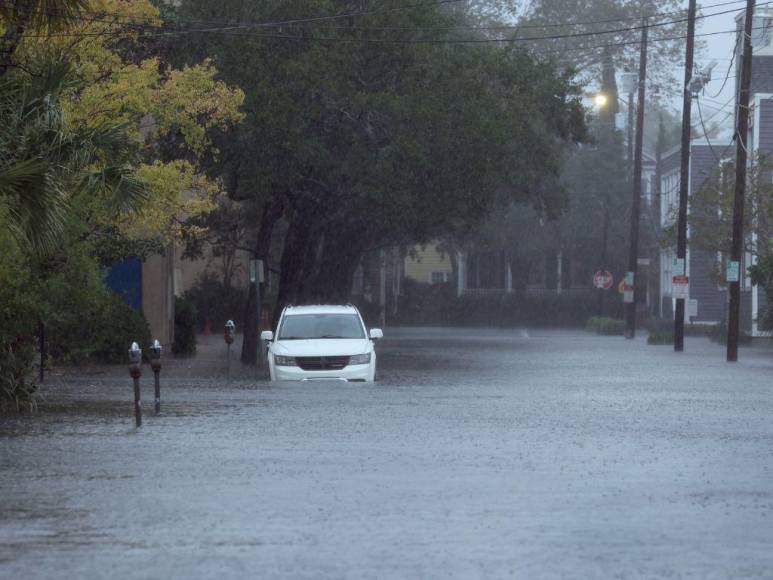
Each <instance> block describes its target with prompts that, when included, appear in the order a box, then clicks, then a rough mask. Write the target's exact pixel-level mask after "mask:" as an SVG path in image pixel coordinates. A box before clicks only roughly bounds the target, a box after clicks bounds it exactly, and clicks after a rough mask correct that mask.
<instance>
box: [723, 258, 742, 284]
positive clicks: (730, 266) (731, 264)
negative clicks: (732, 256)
mask: <svg viewBox="0 0 773 580" xmlns="http://www.w3.org/2000/svg"><path fill="white" fill-rule="evenodd" d="M740 276H741V263H740V262H735V261H733V260H730V261H728V262H727V278H726V279H727V281H728V282H738V280H740Z"/></svg>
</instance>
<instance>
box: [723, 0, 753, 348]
mask: <svg viewBox="0 0 773 580" xmlns="http://www.w3.org/2000/svg"><path fill="white" fill-rule="evenodd" d="M754 3H755V2H754V0H746V15H745V19H744V25H743V61H742V63H741V89H740V91H739V93H738V111H737V114H736V117H737V118H738V126H737V127H738V128H737V131H736V134H735V144H736V153H735V199H734V200H733V241H732V243H731V245H730V261H731V263H730V264H729V266H730V267H728V272H731V271H732V273H733V274H734V276H732V277H731V276H728V280H727V282H728V285H729V286H730V310H729V312H728V317H727V319H728V320H727V362H736V361H737V360H738V326H739V322H740V316H739V314H740V307H741V280H742V279H743V277H744V272H742V271H741V261H742V258H743V250H744V243H743V213H744V195H745V193H746V191H745V190H746V156H747V148H746V141H747V136H748V135H747V134H748V132H749V85H750V84H751V76H752V18H753V17H754Z"/></svg>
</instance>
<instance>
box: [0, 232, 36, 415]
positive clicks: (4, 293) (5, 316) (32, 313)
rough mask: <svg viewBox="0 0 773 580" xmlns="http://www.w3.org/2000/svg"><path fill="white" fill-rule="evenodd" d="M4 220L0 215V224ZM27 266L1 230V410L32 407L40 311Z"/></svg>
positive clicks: (10, 240) (33, 403)
mask: <svg viewBox="0 0 773 580" xmlns="http://www.w3.org/2000/svg"><path fill="white" fill-rule="evenodd" d="M2 225H3V222H2V219H0V227H2ZM37 301H38V297H37V294H36V292H35V284H34V281H33V279H32V277H31V276H30V274H29V266H28V265H27V264H26V262H25V260H24V258H23V256H22V255H21V253H20V252H19V251H18V248H17V247H16V245H15V243H14V242H13V240H12V239H11V238H10V237H9V236H8V235H7V231H6V230H5V229H4V228H2V231H0V411H6V410H11V409H13V410H17V411H18V410H22V409H31V408H33V407H34V405H35V402H34V394H35V390H36V386H35V382H34V377H33V372H32V371H33V363H34V360H35V350H36V345H35V330H36V325H37V320H38V316H39V314H40V311H39V306H38V303H37Z"/></svg>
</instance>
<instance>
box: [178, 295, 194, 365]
mask: <svg viewBox="0 0 773 580" xmlns="http://www.w3.org/2000/svg"><path fill="white" fill-rule="evenodd" d="M196 324H197V317H196V307H195V306H194V305H193V303H192V302H191V301H190V300H187V299H185V298H182V297H179V296H178V297H176V298H175V300H174V342H173V343H172V354H174V355H175V356H193V355H194V354H196Z"/></svg>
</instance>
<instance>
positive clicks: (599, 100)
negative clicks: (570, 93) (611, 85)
mask: <svg viewBox="0 0 773 580" xmlns="http://www.w3.org/2000/svg"><path fill="white" fill-rule="evenodd" d="M608 102H609V97H607V96H606V95H605V94H604V93H597V94H596V96H594V97H593V103H594V104H595V105H596V107H598V108H599V109H603V108H604V107H606V106H607V103H608Z"/></svg>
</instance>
